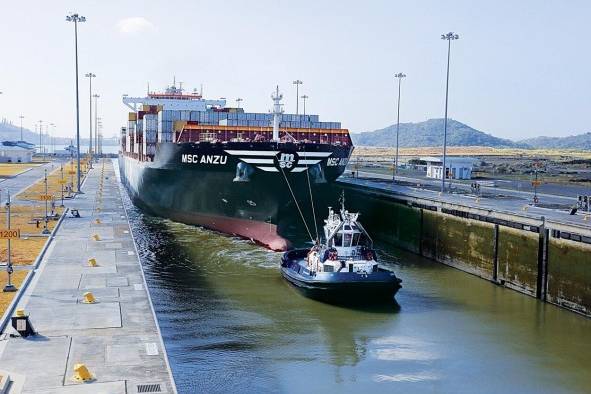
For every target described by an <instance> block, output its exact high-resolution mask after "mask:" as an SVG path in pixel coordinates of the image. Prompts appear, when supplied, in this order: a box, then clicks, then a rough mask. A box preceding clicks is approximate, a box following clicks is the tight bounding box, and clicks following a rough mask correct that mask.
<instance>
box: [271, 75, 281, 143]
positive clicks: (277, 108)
mask: <svg viewBox="0 0 591 394" xmlns="http://www.w3.org/2000/svg"><path fill="white" fill-rule="evenodd" d="M282 98H283V95H282V94H281V93H279V85H277V86H276V88H275V91H274V92H273V93H272V94H271V99H272V100H273V141H279V121H280V119H279V118H280V115H281V114H282V113H283V109H282V108H281V99H282Z"/></svg>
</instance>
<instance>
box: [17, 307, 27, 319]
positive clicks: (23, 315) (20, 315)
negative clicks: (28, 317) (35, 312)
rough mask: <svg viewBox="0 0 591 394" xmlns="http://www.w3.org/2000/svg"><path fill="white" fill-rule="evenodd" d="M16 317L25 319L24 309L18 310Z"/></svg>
mask: <svg viewBox="0 0 591 394" xmlns="http://www.w3.org/2000/svg"><path fill="white" fill-rule="evenodd" d="M15 316H16V317H25V310H24V309H23V308H18V309H17V310H16V314H15Z"/></svg>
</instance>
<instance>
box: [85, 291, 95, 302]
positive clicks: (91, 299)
mask: <svg viewBox="0 0 591 394" xmlns="http://www.w3.org/2000/svg"><path fill="white" fill-rule="evenodd" d="M83 296H84V299H83V300H82V303H83V304H96V298H94V294H92V293H91V292H90V291H87V292H86V293H84V294H83Z"/></svg>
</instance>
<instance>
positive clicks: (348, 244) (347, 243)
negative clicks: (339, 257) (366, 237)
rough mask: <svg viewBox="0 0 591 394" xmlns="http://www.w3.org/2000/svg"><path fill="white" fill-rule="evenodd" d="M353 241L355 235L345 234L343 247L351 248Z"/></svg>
mask: <svg viewBox="0 0 591 394" xmlns="http://www.w3.org/2000/svg"><path fill="white" fill-rule="evenodd" d="M352 240H353V234H345V239H344V242H343V246H344V247H345V248H350V247H351V241H352Z"/></svg>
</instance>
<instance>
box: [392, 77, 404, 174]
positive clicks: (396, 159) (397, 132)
mask: <svg viewBox="0 0 591 394" xmlns="http://www.w3.org/2000/svg"><path fill="white" fill-rule="evenodd" d="M394 78H398V110H397V115H396V158H395V159H394V175H393V176H392V182H396V175H398V134H400V85H401V84H402V78H406V74H403V73H398V74H394Z"/></svg>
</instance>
